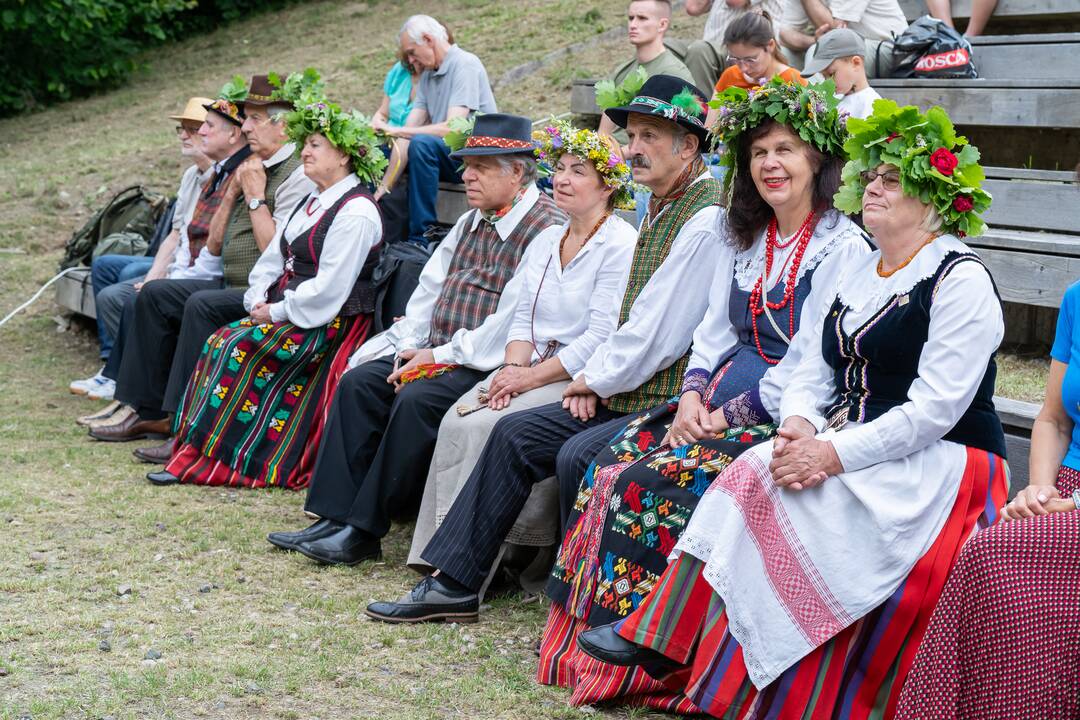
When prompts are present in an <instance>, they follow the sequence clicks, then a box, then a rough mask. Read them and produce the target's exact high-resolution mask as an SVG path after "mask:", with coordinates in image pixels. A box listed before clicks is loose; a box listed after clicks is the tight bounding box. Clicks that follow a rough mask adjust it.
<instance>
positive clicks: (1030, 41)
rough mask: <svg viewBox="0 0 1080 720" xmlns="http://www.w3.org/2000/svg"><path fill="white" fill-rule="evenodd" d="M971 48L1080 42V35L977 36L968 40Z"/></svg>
mask: <svg viewBox="0 0 1080 720" xmlns="http://www.w3.org/2000/svg"><path fill="white" fill-rule="evenodd" d="M968 42H969V43H971V44H972V46H974V47H977V46H979V45H1038V44H1041V43H1076V42H1080V33H1028V34H1024V35H977V36H975V37H973V38H968Z"/></svg>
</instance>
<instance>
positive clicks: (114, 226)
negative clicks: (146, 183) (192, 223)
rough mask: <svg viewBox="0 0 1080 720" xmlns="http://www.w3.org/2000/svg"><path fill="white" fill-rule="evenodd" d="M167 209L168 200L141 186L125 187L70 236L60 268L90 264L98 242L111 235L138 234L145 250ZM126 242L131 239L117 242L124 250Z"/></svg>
mask: <svg viewBox="0 0 1080 720" xmlns="http://www.w3.org/2000/svg"><path fill="white" fill-rule="evenodd" d="M167 206H168V200H167V199H166V198H165V196H164V195H161V194H160V193H155V192H151V191H149V190H147V189H146V188H144V187H143V186H141V185H132V186H131V187H127V188H124V189H123V190H121V191H120V192H118V193H116V195H114V196H113V198H112V199H111V200H109V202H108V203H107V204H106V205H105V207H103V208H101V210H98V211H97V212H96V213H94V216H93V217H92V218H90V219H89V220H88V221H87V222H86V224H85V225H83V226H82V227H81V228H79V229H78V230H76V231H75V232H74V233H72V235H71V239H69V240H68V241H67V245H65V246H64V259H63V260H61V261H60V269H61V270H66V269H67V268H70V267H76V266H78V265H89V264H90V260H91V259H92V258H93V257H94V256H95V255H94V249H95V248H96V247H97V245H98V243H100V242H101V240H102V239H103V238H105V237H107V236H109V235H113V234H114V233H134V234H137V235H139V236H140V237H142V238H143V240H144V242H145V243H146V244H145V245H143V246H142V250H143V251H145V250H146V247H147V246H148V245H149V243H150V238H152V237H153V235H154V230H155V227H156V225H157V221H158V217H159V216H160V215H161V214H162V213H163V212H164V211H165V209H166V207H167ZM128 241H130V238H128V239H127V240H120V241H117V246H118V247H124V246H125V245H126V244H129V242H128Z"/></svg>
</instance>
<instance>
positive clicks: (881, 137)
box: [834, 99, 992, 237]
mask: <svg viewBox="0 0 1080 720" xmlns="http://www.w3.org/2000/svg"><path fill="white" fill-rule="evenodd" d="M847 127H848V130H849V132H850V133H851V137H850V138H848V140H847V142H845V143H844V150H845V151H846V153H847V155H848V158H849V160H848V163H847V164H846V165H845V166H844V172H843V176H842V180H843V184H842V185H841V187H840V190H839V192H837V194H836V196H835V198H834V204H835V205H836V208H837V209H838V210H841V211H843V212H846V213H848V214H856V213H859V212H861V211H862V197H863V191H864V189H865V188H864V187H863V183H862V180H861V179H860V177H859V174H860V173H861V172H863V171H864V170H876V169H877V168H878V167H879V166H880V165H885V164H887V165H893V166H895V167H896V168H897V169H898V170H899V171H900V186H901V188H902V189H903V191H904V194H905V195H908V196H910V197H917V198H919V199H920V200H921V201H922V202H924V203H927V204H930V205H933V206H934V208H935V209H937V211H938V213H939V214H940V215H941V218H942V230H944V231H945V232H949V233H953V234H956V235H959V236H961V237H963V236H965V235H969V236H976V235H980V234H982V233H983V232H984V231H985V230H986V223H985V222H984V221H983V219H982V218H981V217H979V214H980V213H983V212H985V211H986V210H987V209H988V208H989V207H990V202H991V200H992V198H991V197H990V194H989V193H987V192H986V191H985V190H983V189H982V184H983V181H984V180H985V179H986V173H985V172H984V171H983V168H982V166H981V165H979V151H978V149H977V148H975V146H973V145H969V144H968V141H967V138H965V137H963V136H960V135H957V134H956V129H955V128H954V127H953V124H952V121H951V120H950V119H949V116H948V114H947V113H946V112H945V111H944V110H942V109H941V108H940V107H936V106H935V107H932V108H930V109H929V110H928V111H927V112H926V114H925V115H924V114H922V113H920V112H919V109H918V108H917V107H915V106H914V105H907V106H904V107H900V106H899V105H897V104H896V103H895V102H894V101H892V100H885V99H881V100H875V101H874V112H873V114H871V115H870V116H869V117H868V118H866V119H865V120H862V119H859V118H851V119H850V120H848V126H847Z"/></svg>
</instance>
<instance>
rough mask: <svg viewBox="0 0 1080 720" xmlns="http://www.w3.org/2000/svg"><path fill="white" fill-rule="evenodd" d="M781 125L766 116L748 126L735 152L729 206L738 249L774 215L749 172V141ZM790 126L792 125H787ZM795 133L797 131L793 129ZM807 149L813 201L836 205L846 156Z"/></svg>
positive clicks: (815, 204) (750, 242)
mask: <svg viewBox="0 0 1080 720" xmlns="http://www.w3.org/2000/svg"><path fill="white" fill-rule="evenodd" d="M778 125H780V123H777V122H776V121H775V120H771V119H770V120H766V121H765V122H763V123H761V124H760V125H758V126H757V127H754V128H751V129H750V130H748V131H747V133H746V135H745V136H744V137H742V138H740V139H739V144H738V149H737V150H736V152H735V180H734V182H733V183H732V188H731V202H729V203H728V209H727V224H728V232H729V235H730V236H731V240H732V242H734V244H735V246H736V247H737V248H738V249H739V250H746V249H747V248H749V247H750V246H751V245H753V244H754V241H755V240H756V239H757V236H758V235H759V234H760V233H761V231H762V230H764V229H765V227H766V226H767V225H768V224H769V221H770V220H772V218H773V209H772V207H771V206H770V205H769V203H767V202H765V199H764V198H762V197H761V194H760V193H758V190H757V186H756V185H754V178H753V176H751V174H750V145H751V144H753V142H754V140H756V139H757V138H759V137H762V136H764V135H765V134H766V133H768V132H769V131H770V130H772V129H773V128H775V127H777V126H778ZM784 127H788V126H786V125H785V126H784ZM788 130H791V128H790V127H788ZM792 133H793V134H794V131H792ZM796 137H797V136H796ZM807 152H809V154H810V163H811V165H812V166H813V167H814V180H813V184H812V185H811V200H810V202H811V205H812V207H813V208H814V209H815V210H817V211H818V212H819V213H821V212H823V211H825V210H827V209H831V208H832V206H833V195H835V194H836V191H837V190H839V189H840V173H841V171H842V170H843V169H844V159H843V158H841V157H836V156H832V155H825V154H824V153H822V152H821V151H820V150H818V149H817V148H815V147H813V146H812V145H809V144H807Z"/></svg>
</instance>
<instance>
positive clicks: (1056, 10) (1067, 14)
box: [900, 0, 1080, 24]
mask: <svg viewBox="0 0 1080 720" xmlns="http://www.w3.org/2000/svg"><path fill="white" fill-rule="evenodd" d="M971 3H972V0H952V3H951V8H952V16H953V19H962V20H966V19H967V18H969V17H971ZM900 7H901V8H902V9H903V11H904V15H905V16H906V17H907V19H908V22H911V21H912V20H915V19H917V18H919V17H921V16H923V15H927V14H929V12H928V11H927V9H926V3H925V2H924V0H900ZM1077 14H1080V6H1078V4H1077V2H1076V0H998V4H997V7H996V8H994V14H993V16H992V17H993V18H994V19H995V20H1004V21H1008V22H1009V23H1010V24H1015V23H1016V22H1017V21H1024V20H1027V21H1031V20H1036V21H1039V22H1048V21H1052V20H1056V19H1062V18H1065V19H1070V18H1074V17H1075V16H1076V15H1077Z"/></svg>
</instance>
